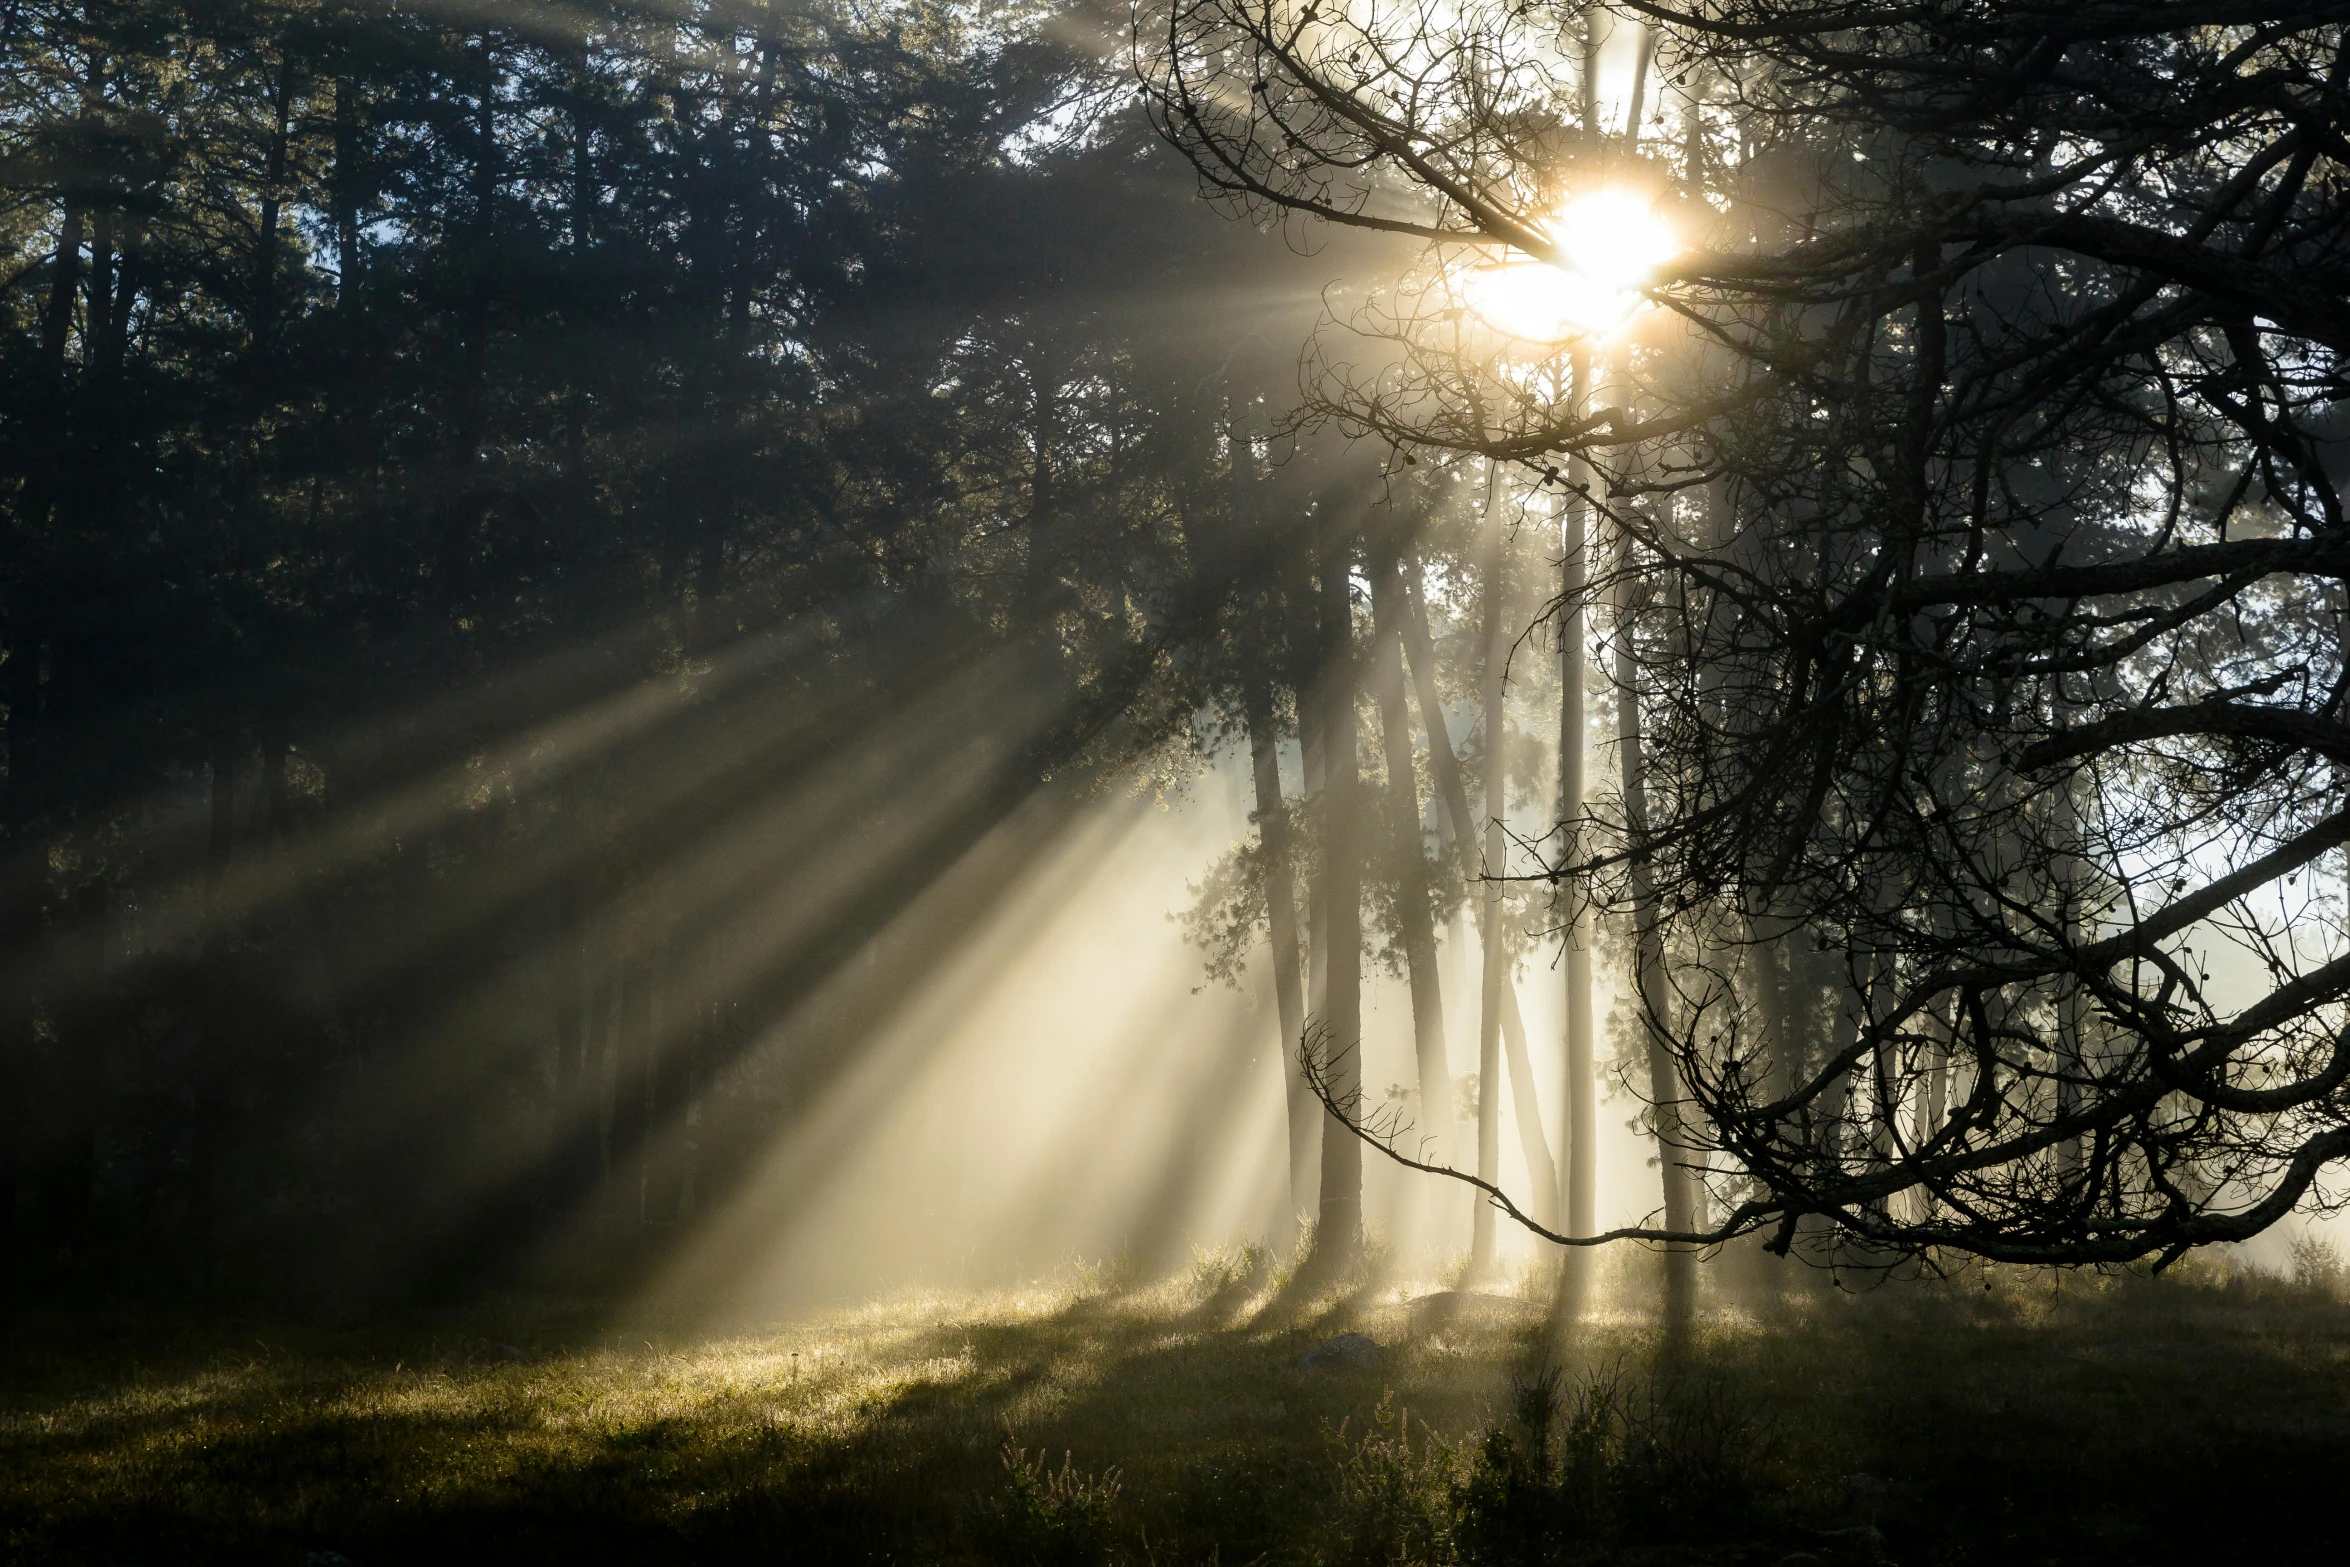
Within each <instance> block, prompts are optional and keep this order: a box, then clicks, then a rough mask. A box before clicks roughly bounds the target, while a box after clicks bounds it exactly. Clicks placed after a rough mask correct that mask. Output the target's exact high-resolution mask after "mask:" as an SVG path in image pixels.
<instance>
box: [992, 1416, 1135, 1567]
mask: <svg viewBox="0 0 2350 1567" xmlns="http://www.w3.org/2000/svg"><path fill="white" fill-rule="evenodd" d="M1003 1460H1004V1475H1005V1482H1006V1483H1005V1487H1004V1497H1003V1501H1002V1505H1001V1507H1000V1509H999V1511H998V1515H997V1522H998V1529H997V1534H998V1543H999V1544H1000V1545H1001V1547H1002V1550H1003V1555H1004V1556H1005V1558H1006V1559H1007V1560H1010V1561H1013V1562H1017V1563H1020V1564H1021V1567H1093V1564H1095V1563H1099V1562H1106V1561H1108V1560H1109V1559H1110V1555H1111V1532H1112V1529H1113V1527H1114V1525H1115V1522H1116V1517H1115V1513H1116V1505H1117V1501H1118V1492H1119V1489H1120V1485H1121V1482H1120V1479H1119V1474H1118V1470H1117V1469H1116V1468H1115V1467H1114V1466H1113V1467H1111V1468H1108V1469H1104V1470H1103V1471H1102V1472H1101V1473H1099V1474H1091V1473H1087V1472H1086V1471H1083V1470H1080V1469H1079V1468H1078V1467H1077V1462H1076V1459H1075V1458H1074V1457H1073V1456H1072V1455H1070V1454H1069V1453H1066V1452H1064V1453H1062V1454H1061V1467H1060V1468H1058V1469H1055V1468H1053V1467H1052V1463H1051V1460H1049V1459H1048V1458H1046V1456H1045V1455H1044V1454H1043V1453H1042V1452H1041V1451H1040V1452H1038V1453H1037V1454H1036V1455H1035V1456H1034V1457H1033V1458H1032V1457H1030V1456H1029V1453H1028V1450H1027V1449H1026V1448H1024V1447H1017V1446H1014V1445H1013V1444H1012V1443H1009V1442H1006V1443H1005V1444H1004V1449H1003Z"/></svg>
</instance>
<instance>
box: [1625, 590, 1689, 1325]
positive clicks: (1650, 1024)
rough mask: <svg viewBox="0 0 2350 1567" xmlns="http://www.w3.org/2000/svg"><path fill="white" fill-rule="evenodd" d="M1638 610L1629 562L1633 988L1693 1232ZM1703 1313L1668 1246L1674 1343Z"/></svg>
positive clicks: (1672, 1216)
mask: <svg viewBox="0 0 2350 1567" xmlns="http://www.w3.org/2000/svg"><path fill="white" fill-rule="evenodd" d="M1639 609H1640V599H1639V589H1638V586H1637V584H1636V583H1635V582H1634V579H1633V575H1632V572H1631V569H1630V562H1628V561H1627V562H1625V564H1624V569H1623V570H1622V571H1621V572H1620V573H1619V577H1618V586H1617V592H1616V747H1617V752H1616V754H1617V765H1618V767H1619V768H1620V769H1621V770H1622V783H1623V792H1624V835H1625V838H1626V840H1627V842H1628V844H1629V845H1630V853H1631V866H1630V869H1631V884H1632V885H1631V891H1632V932H1633V965H1634V966H1633V983H1634V986H1635V988H1636V993H1637V995H1638V997H1639V1002H1640V1016H1639V1024H1640V1031H1641V1035H1642V1037H1643V1039H1645V1040H1646V1042H1647V1047H1648V1048H1647V1055H1648V1098H1649V1104H1650V1107H1651V1108H1650V1114H1651V1115H1652V1116H1653V1117H1654V1122H1655V1133H1656V1151H1657V1167H1658V1170H1659V1172H1660V1175H1661V1179H1662V1181H1663V1185H1664V1207H1665V1228H1667V1229H1669V1230H1682V1231H1687V1230H1692V1229H1695V1228H1696V1219H1697V1200H1696V1199H1697V1183H1696V1181H1695V1179H1694V1178H1693V1176H1692V1174H1691V1172H1690V1168H1689V1160H1690V1158H1691V1152H1690V1149H1689V1136H1688V1129H1687V1127H1686V1125H1685V1124H1684V1121H1683V1114H1682V1096H1681V1076H1680V1073H1679V1071H1678V1070H1677V1069H1676V1068H1675V1066H1674V1064H1673V1055H1672V1051H1671V1048H1670V1039H1671V1034H1670V1028H1671V1022H1672V1019H1671V1010H1670V1009H1671V1002H1670V1000H1669V998H1668V997H1667V996H1666V994H1665V953H1664V942H1663V938H1662V935H1661V934H1660V932H1659V930H1658V922H1657V899H1656V872H1655V868H1654V865H1653V862H1652V861H1651V860H1650V858H1649V856H1648V852H1647V848H1646V844H1647V841H1648V828H1649V824H1648V758H1647V751H1646V747H1645V742H1644V740H1643V738H1642V735H1641V729H1640V661H1639V653H1638V650H1637V648H1636V647H1635V646H1634V643H1633V635H1634V631H1635V629H1636V626H1637V623H1638V619H1639ZM1696 1315H1697V1253H1696V1251H1695V1250H1694V1249H1692V1248H1691V1247H1689V1246H1686V1245H1668V1246H1667V1247H1666V1248H1665V1331H1666V1333H1667V1334H1668V1335H1669V1336H1671V1337H1674V1338H1678V1337H1681V1336H1682V1335H1685V1334H1686V1333H1687V1332H1688V1330H1689V1327H1690V1325H1691V1323H1693V1322H1694V1321H1695V1320H1696Z"/></svg>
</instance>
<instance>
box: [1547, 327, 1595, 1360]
mask: <svg viewBox="0 0 2350 1567" xmlns="http://www.w3.org/2000/svg"><path fill="white" fill-rule="evenodd" d="M1574 373H1575V379H1576V381H1577V383H1578V386H1577V391H1578V392H1579V393H1580V394H1581V395H1579V396H1578V397H1577V399H1576V401H1577V403H1578V405H1583V404H1588V403H1589V402H1590V401H1591V394H1590V391H1589V386H1590V381H1591V365H1590V361H1589V358H1588V357H1587V356H1585V355H1580V354H1579V355H1577V356H1576V360H1575V365H1574ZM1574 472H1575V477H1576V479H1577V481H1578V482H1579V483H1580V484H1582V485H1583V486H1585V493H1586V494H1587V495H1592V496H1596V495H1597V494H1598V493H1599V475H1598V473H1597V471H1596V470H1594V469H1593V468H1592V467H1591V465H1590V464H1588V463H1585V462H1583V461H1581V460H1579V459H1578V460H1577V461H1576V463H1575V464H1574ZM1594 509H1595V503H1588V502H1577V501H1572V500H1570V501H1568V502H1566V504H1565V506H1564V509H1563V517H1562V529H1561V534H1562V536H1561V539H1560V545H1561V548H1560V567H1559V592H1560V595H1561V602H1562V604H1563V606H1564V608H1563V611H1562V613H1561V615H1560V617H1559V621H1560V623H1559V632H1558V673H1559V740H1558V799H1557V810H1556V815H1557V830H1558V837H1559V854H1560V858H1561V860H1562V862H1563V863H1566V864H1569V865H1571V864H1573V863H1574V862H1575V861H1576V860H1577V859H1579V858H1581V855H1582V836H1581V827H1580V823H1581V820H1582V816H1583V802H1584V798H1585V795H1586V794H1587V793H1588V785H1587V782H1586V778H1585V762H1584V751H1585V746H1586V744H1587V729H1588V719H1587V716H1586V713H1585V691H1586V687H1587V684H1588V669H1587V664H1586V659H1587V654H1586V652H1585V646H1586V639H1587V637H1588V635H1589V632H1588V628H1587V619H1588V616H1587V607H1586V605H1585V603H1584V599H1585V595H1586V593H1587V591H1588V588H1589V576H1590V572H1589V561H1588V552H1589V549H1590V538H1589V523H1590V514H1591V512H1592V511H1593V510H1594ZM1560 895H1561V898H1562V900H1563V902H1564V909H1563V911H1562V912H1563V913H1564V914H1565V916H1566V917H1565V919H1564V921H1563V922H1562V923H1563V924H1564V926H1565V932H1566V933H1565V937H1564V944H1565V953H1564V961H1563V962H1562V964H1561V967H1562V968H1563V969H1564V971H1565V978H1566V997H1565V1019H1564V1021H1565V1036H1566V1037H1565V1040H1564V1047H1565V1048H1564V1051H1563V1059H1564V1063H1565V1070H1566V1081H1565V1082H1564V1083H1562V1084H1561V1085H1560V1098H1561V1099H1562V1100H1563V1102H1564V1103H1565V1105H1566V1123H1567V1133H1566V1137H1567V1148H1566V1158H1565V1160H1564V1169H1563V1170H1562V1172H1561V1173H1562V1174H1563V1176H1564V1177H1565V1179H1564V1181H1563V1182H1562V1188H1563V1189H1562V1190H1561V1191H1560V1193H1559V1210H1560V1211H1561V1212H1562V1213H1564V1214H1565V1215H1566V1221H1567V1223H1566V1232H1567V1233H1568V1234H1569V1235H1589V1234H1590V1233H1591V1232H1592V1231H1593V1230H1594V1229H1596V1228H1597V1227H1598V1213H1599V1202H1598V1191H1597V1186H1598V1180H1599V1103H1598V1100H1599V1084H1598V1078H1597V1074H1596V1073H1595V1072H1594V1070H1593V1066H1592V1020H1591V913H1590V910H1589V908H1588V907H1587V903H1588V899H1587V897H1586V895H1585V889H1584V887H1583V885H1582V882H1581V879H1580V878H1578V877H1576V876H1574V875H1573V874H1569V875H1567V876H1565V877H1563V878H1562V879H1561V882H1560ZM1590 1273H1591V1261H1590V1253H1589V1251H1588V1250H1587V1249H1585V1248H1581V1247H1569V1248H1568V1250H1567V1255H1566V1258H1565V1261H1564V1263H1563V1265H1562V1268H1561V1271H1560V1275H1559V1298H1558V1305H1557V1311H1556V1315H1557V1317H1558V1320H1559V1322H1560V1323H1562V1324H1563V1323H1564V1322H1566V1321H1567V1320H1569V1319H1570V1318H1572V1317H1575V1316H1579V1315H1580V1314H1581V1313H1582V1310H1583V1306H1584V1303H1585V1298H1586V1296H1587V1295H1588V1293H1589V1290H1590V1282H1591V1281H1590Z"/></svg>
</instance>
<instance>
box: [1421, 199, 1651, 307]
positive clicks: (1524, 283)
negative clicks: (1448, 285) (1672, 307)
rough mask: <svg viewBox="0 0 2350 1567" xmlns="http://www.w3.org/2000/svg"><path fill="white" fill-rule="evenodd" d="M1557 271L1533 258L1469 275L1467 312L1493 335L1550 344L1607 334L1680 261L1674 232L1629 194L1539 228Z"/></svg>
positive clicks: (1579, 203)
mask: <svg viewBox="0 0 2350 1567" xmlns="http://www.w3.org/2000/svg"><path fill="white" fill-rule="evenodd" d="M1543 229H1544V231H1545V232H1546V233H1548V234H1549V236H1550V238H1551V240H1552V242H1553V243H1554V244H1556V246H1557V247H1558V253H1559V257H1560V260H1561V262H1562V263H1563V264H1562V265H1553V264H1551V263H1550V262H1547V261H1536V260H1535V259H1533V258H1532V257H1530V256H1525V255H1514V259H1512V260H1508V261H1504V262H1501V263H1500V264H1498V265H1496V266H1489V267H1480V268H1477V269H1475V270H1473V271H1471V272H1469V273H1468V274H1467V275H1466V277H1465V279H1464V282H1465V286H1466V290H1467V293H1468V297H1469V307H1470V309H1472V310H1474V311H1475V312H1476V313H1477V315H1478V316H1479V317H1480V318H1481V319H1482V320H1484V322H1485V323H1486V324H1487V325H1489V326H1491V327H1493V328H1494V329H1495V330H1497V331H1500V332H1504V333H1506V334H1508V335H1509V336H1511V337H1518V338H1524V339H1526V340H1528V341H1530V342H1538V343H1551V342H1560V341H1563V340H1565V339H1568V338H1573V337H1583V336H1602V335H1605V334H1606V333H1608V332H1612V331H1613V330H1615V329H1616V328H1617V327H1618V326H1621V325H1622V324H1623V323H1624V322H1625V321H1627V320H1629V319H1630V318H1631V317H1632V315H1633V313H1634V312H1636V311H1637V310H1639V308H1640V307H1641V305H1642V304H1643V303H1644V302H1645V301H1644V299H1643V297H1642V295H1641V293H1640V290H1641V288H1642V287H1643V286H1644V285H1646V284H1647V282H1648V281H1649V279H1650V278H1652V277H1654V276H1655V275H1656V272H1657V269H1658V268H1660V267H1662V266H1663V265H1664V264H1665V263H1666V262H1668V261H1670V260H1672V259H1673V257H1674V256H1676V255H1678V254H1680V250H1681V243H1680V241H1679V239H1678V238H1676V237H1675V235H1674V233H1673V230H1672V226H1671V225H1670V224H1668V223H1667V222H1666V221H1665V220H1664V218H1663V217H1662V216H1660V215H1659V214H1658V212H1657V211H1656V208H1655V207H1654V206H1653V205H1651V204H1650V203H1649V202H1648V201H1647V200H1646V199H1645V198H1643V197H1641V196H1638V195H1635V194H1634V193H1633V192H1631V191H1628V190H1601V191H1594V192H1592V193H1591V194H1590V195H1588V196H1581V197H1578V198H1576V199H1575V200H1574V201H1571V202H1569V203H1567V204H1566V205H1565V206H1564V207H1561V208H1560V209H1559V211H1558V214H1557V215H1556V216H1555V217H1553V218H1551V219H1550V220H1549V221H1547V222H1546V223H1544V224H1543Z"/></svg>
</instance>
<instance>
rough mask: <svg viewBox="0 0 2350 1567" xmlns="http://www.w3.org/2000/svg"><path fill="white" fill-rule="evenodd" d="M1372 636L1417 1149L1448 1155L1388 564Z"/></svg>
mask: <svg viewBox="0 0 2350 1567" xmlns="http://www.w3.org/2000/svg"><path fill="white" fill-rule="evenodd" d="M1372 584H1373V585H1372V596H1371V613H1372V636H1373V639H1374V640H1375V642H1376V645H1377V651H1376V652H1375V653H1374V654H1373V655H1372V656H1373V658H1374V659H1375V660H1376V665H1375V670H1374V675H1373V679H1374V680H1375V682H1376V684H1377V687H1378V697H1379V734H1380V739H1381V742H1382V745H1383V748H1384V750H1385V751H1386V760H1387V792H1388V813H1389V824H1388V825H1389V834H1388V855H1389V863H1390V874H1392V875H1393V877H1394V878H1395V908H1396V924H1397V926H1398V927H1399V932H1400V934H1401V935H1402V937H1403V953H1404V970H1405V973H1406V975H1407V976H1408V977H1409V979H1410V981H1411V989H1412V1060H1413V1063H1414V1065H1415V1066H1416V1067H1417V1068H1418V1071H1419V1077H1420V1118H1419V1119H1420V1132H1421V1140H1420V1142H1419V1143H1418V1144H1417V1146H1420V1147H1423V1148H1425V1149H1426V1152H1425V1153H1424V1154H1423V1155H1422V1157H1424V1158H1427V1159H1431V1160H1434V1161H1435V1162H1437V1163H1440V1164H1441V1163H1445V1162H1447V1153H1448V1151H1449V1149H1450V1147H1451V1143H1452V1139H1451V1138H1450V1137H1449V1136H1448V1135H1447V1133H1448V1132H1449V1131H1450V1127H1449V1126H1448V1125H1447V1124H1446V1123H1447V1120H1448V1119H1449V1117H1448V1116H1447V1115H1446V1113H1445V1110H1446V1101H1447V1100H1449V1099H1450V1098H1451V1097H1452V1093H1451V1073H1450V1070H1449V1068H1448V1066H1447V1064H1446V1061H1445V1058H1444V990H1443V984H1442V981H1441V980H1440V979H1439V978H1438V976H1437V972H1436V917H1435V914H1434V912H1433V910H1432V909H1431V908H1430V907H1429V904H1430V901H1431V899H1432V898H1433V896H1434V889H1433V888H1432V887H1431V886H1430V885H1429V881H1428V857H1427V852H1426V850H1425V849H1423V848H1422V846H1421V842H1420V787H1419V770H1418V768H1417V767H1416V766H1414V764H1413V761H1412V720H1411V708H1410V706H1409V702H1408V699H1407V698H1406V697H1405V695H1404V676H1403V630H1402V621H1403V609H1402V605H1401V604H1400V603H1398V602H1397V601H1398V600H1399V599H1400V598H1401V597H1402V593H1401V592H1400V586H1401V585H1400V584H1399V583H1398V582H1397V580H1396V577H1395V573H1394V572H1393V571H1392V570H1387V571H1378V572H1375V573H1374V575H1373V578H1372Z"/></svg>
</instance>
